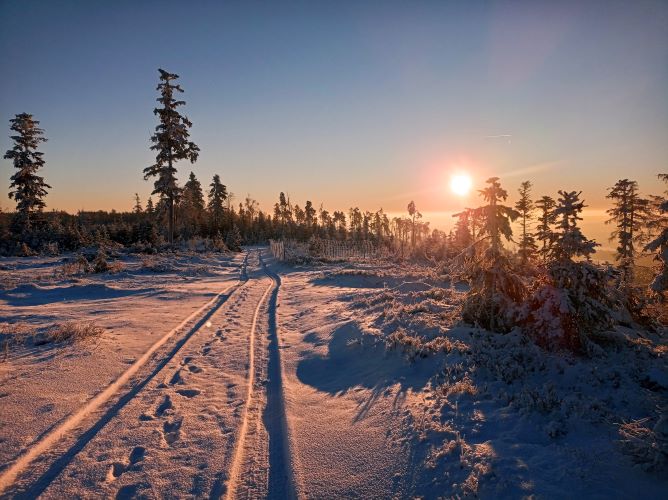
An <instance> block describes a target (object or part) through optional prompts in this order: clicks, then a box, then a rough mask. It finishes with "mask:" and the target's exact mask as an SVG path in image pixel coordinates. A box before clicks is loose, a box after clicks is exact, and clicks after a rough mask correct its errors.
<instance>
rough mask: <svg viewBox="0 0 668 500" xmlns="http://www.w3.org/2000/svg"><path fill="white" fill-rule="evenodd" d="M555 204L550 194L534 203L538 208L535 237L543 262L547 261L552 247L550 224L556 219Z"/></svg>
mask: <svg viewBox="0 0 668 500" xmlns="http://www.w3.org/2000/svg"><path fill="white" fill-rule="evenodd" d="M556 205H557V204H556V202H555V201H554V198H552V197H550V196H543V197H541V198H540V199H539V200H537V201H536V203H535V206H536V209H538V218H537V222H538V224H537V225H536V239H537V240H538V241H539V242H540V243H541V246H540V248H539V249H538V253H539V254H540V256H541V259H542V260H543V262H546V261H547V259H548V256H549V254H550V251H551V248H552V234H553V233H552V226H553V225H554V223H555V222H556V221H557V215H556V214H555V213H554V208H555V207H556Z"/></svg>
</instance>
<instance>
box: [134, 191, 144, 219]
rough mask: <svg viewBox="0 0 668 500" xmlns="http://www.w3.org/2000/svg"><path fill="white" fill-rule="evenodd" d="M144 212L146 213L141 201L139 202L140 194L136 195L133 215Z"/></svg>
mask: <svg viewBox="0 0 668 500" xmlns="http://www.w3.org/2000/svg"><path fill="white" fill-rule="evenodd" d="M143 211H144V210H143V209H142V207H141V201H139V194H138V193H135V206H134V208H133V209H132V213H135V214H140V213H142V212H143Z"/></svg>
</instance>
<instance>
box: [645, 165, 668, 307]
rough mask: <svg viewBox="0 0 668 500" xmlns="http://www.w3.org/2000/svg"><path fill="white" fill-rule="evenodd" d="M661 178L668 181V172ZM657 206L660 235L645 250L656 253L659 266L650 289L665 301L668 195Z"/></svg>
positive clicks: (656, 227) (667, 282) (667, 284)
mask: <svg viewBox="0 0 668 500" xmlns="http://www.w3.org/2000/svg"><path fill="white" fill-rule="evenodd" d="M659 179H661V180H663V181H665V182H667V183H668V174H659ZM667 194H668V192H667ZM656 208H657V213H656V214H655V216H654V217H653V221H652V222H653V225H654V226H655V230H656V231H657V232H658V235H657V236H656V237H655V238H654V239H653V240H652V241H650V242H649V243H648V244H647V245H646V247H645V250H646V251H648V252H655V253H656V257H655V259H656V260H657V261H658V262H659V268H658V272H657V275H656V277H655V278H654V280H653V281H652V283H651V285H650V289H651V290H652V291H653V292H654V293H656V294H657V295H658V297H659V299H660V301H661V302H664V301H665V298H666V297H665V295H666V292H667V291H668V196H666V197H665V198H664V199H663V201H662V202H661V203H659V204H657V207H656Z"/></svg>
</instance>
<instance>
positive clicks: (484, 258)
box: [462, 177, 525, 331]
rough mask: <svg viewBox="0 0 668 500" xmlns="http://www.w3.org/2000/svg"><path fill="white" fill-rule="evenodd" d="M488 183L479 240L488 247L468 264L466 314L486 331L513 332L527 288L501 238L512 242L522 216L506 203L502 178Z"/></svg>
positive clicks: (483, 195)
mask: <svg viewBox="0 0 668 500" xmlns="http://www.w3.org/2000/svg"><path fill="white" fill-rule="evenodd" d="M487 184H489V185H488V186H487V187H486V188H484V189H482V190H480V191H479V193H480V194H481V195H482V197H483V199H484V200H485V201H486V202H487V205H485V206H483V207H481V213H482V216H483V223H482V227H481V228H480V234H479V239H478V241H479V242H485V243H487V244H488V246H487V247H486V248H485V249H484V251H482V252H479V253H478V254H477V255H474V256H473V258H472V259H471V260H470V261H468V262H467V263H466V267H467V269H466V276H467V278H468V280H469V282H470V285H471V289H470V290H469V292H468V293H467V296H466V298H465V300H464V304H463V308H462V315H463V318H464V320H465V321H467V322H469V323H473V324H477V325H480V326H482V327H483V328H487V329H489V330H492V331H509V330H510V329H512V327H513V326H514V325H515V321H516V318H515V317H516V314H517V311H518V306H519V304H520V303H521V301H522V300H523V298H524V296H525V286H524V283H523V282H522V279H521V277H520V276H519V275H518V274H517V273H516V272H515V271H514V269H513V268H512V265H511V262H510V260H509V259H508V256H507V254H506V252H505V251H504V249H503V245H502V242H501V238H502V237H503V238H505V239H506V240H508V241H510V240H511V239H512V234H513V232H512V228H511V223H512V222H513V221H515V220H516V219H517V218H518V217H519V213H518V212H517V211H516V210H515V209H513V208H512V207H508V206H506V205H503V204H502V202H503V201H505V200H506V199H507V198H508V192H507V191H506V190H505V189H503V188H502V187H501V184H500V182H499V178H498V177H492V178H490V179H488V180H487Z"/></svg>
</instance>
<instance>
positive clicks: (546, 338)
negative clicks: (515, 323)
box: [520, 191, 620, 353]
mask: <svg viewBox="0 0 668 500" xmlns="http://www.w3.org/2000/svg"><path fill="white" fill-rule="evenodd" d="M559 194H560V195H561V196H560V198H559V201H558V204H557V207H556V209H555V211H554V213H555V214H556V217H557V218H558V219H559V222H558V225H557V230H556V231H555V232H554V233H553V234H552V236H551V240H552V245H551V248H550V254H549V261H548V263H547V264H546V266H545V271H544V274H543V275H542V276H541V277H540V278H538V279H537V280H536V282H535V285H534V288H533V293H532V294H531V296H530V297H529V299H528V300H527V301H526V303H525V304H524V306H523V310H522V313H521V316H520V317H521V319H522V323H523V324H524V326H525V328H526V331H527V332H528V333H529V334H530V335H531V337H532V338H534V339H535V340H536V341H537V343H539V344H540V345H542V346H543V347H547V348H566V349H569V350H572V351H576V352H584V353H591V349H592V345H591V342H590V338H591V336H592V335H595V334H597V333H599V332H601V331H604V330H606V329H609V328H611V327H612V326H613V324H614V320H615V319H616V318H617V317H618V311H619V310H620V301H619V292H618V291H617V290H615V289H614V288H613V286H612V282H613V278H614V277H615V274H614V272H613V270H612V269H610V268H603V267H600V266H597V265H595V264H593V263H592V262H591V261H590V260H589V258H590V256H591V254H592V253H594V252H595V247H596V246H597V243H595V242H594V241H592V240H588V239H587V238H586V237H585V236H584V235H583V234H582V232H581V231H580V228H579V227H578V225H577V223H578V221H579V220H582V218H581V217H580V215H579V214H580V212H582V210H583V208H584V207H585V205H584V202H582V201H580V199H579V197H580V193H578V192H575V191H570V192H565V191H559ZM582 259H585V260H582Z"/></svg>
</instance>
